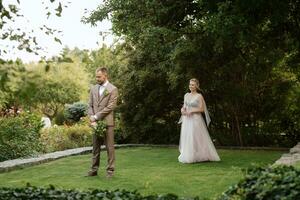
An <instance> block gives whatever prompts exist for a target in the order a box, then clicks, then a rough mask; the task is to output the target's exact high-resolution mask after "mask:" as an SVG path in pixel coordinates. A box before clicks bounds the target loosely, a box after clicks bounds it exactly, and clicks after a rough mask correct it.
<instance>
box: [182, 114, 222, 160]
mask: <svg viewBox="0 0 300 200" xmlns="http://www.w3.org/2000/svg"><path fill="white" fill-rule="evenodd" d="M179 152H180V155H179V157H178V160H179V162H182V163H194V162H203V161H220V158H219V155H218V153H217V151H216V148H215V146H214V144H213V143H212V141H211V138H210V136H209V133H208V130H207V127H206V124H205V121H204V119H203V117H202V115H201V114H193V115H192V116H182V124H181V133H180V142H179Z"/></svg>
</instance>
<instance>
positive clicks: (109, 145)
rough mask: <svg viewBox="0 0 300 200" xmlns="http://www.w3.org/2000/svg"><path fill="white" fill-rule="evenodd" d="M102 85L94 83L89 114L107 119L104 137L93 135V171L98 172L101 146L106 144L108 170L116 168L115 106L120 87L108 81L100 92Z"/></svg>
mask: <svg viewBox="0 0 300 200" xmlns="http://www.w3.org/2000/svg"><path fill="white" fill-rule="evenodd" d="M99 90H100V85H98V84H97V85H94V86H93V87H92V88H91V91H90V98H89V110H88V115H89V116H96V118H97V120H105V121H106V123H107V126H108V127H107V132H106V135H105V137H104V138H100V137H99V136H96V135H93V158H92V169H91V171H92V172H97V171H98V168H99V164H100V147H101V145H102V144H103V143H105V145H106V149H107V155H108V165H107V172H108V173H113V172H114V169H115V149H114V112H113V110H114V108H115V107H116V105H117V98H118V89H117V88H116V87H115V86H114V85H112V84H111V83H108V84H107V85H106V86H105V90H104V92H103V93H102V94H101V96H100V94H99Z"/></svg>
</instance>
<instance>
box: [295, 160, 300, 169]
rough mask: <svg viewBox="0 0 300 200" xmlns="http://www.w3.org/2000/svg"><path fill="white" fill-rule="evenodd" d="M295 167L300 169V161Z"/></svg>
mask: <svg viewBox="0 0 300 200" xmlns="http://www.w3.org/2000/svg"><path fill="white" fill-rule="evenodd" d="M294 167H296V168H298V169H300V161H299V162H296V163H295V164H294Z"/></svg>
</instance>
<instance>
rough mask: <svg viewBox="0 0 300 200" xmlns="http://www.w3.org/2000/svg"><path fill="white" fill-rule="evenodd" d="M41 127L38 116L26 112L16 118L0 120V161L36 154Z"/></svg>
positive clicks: (38, 148) (38, 149)
mask: <svg viewBox="0 0 300 200" xmlns="http://www.w3.org/2000/svg"><path fill="white" fill-rule="evenodd" d="M42 126H43V125H42V123H41V118H40V117H39V116H36V115H34V114H30V113H27V112H26V113H22V114H21V115H20V116H17V117H7V118H0V161H4V160H10V159H16V158H20V157H25V156H32V155H33V154H36V153H38V152H39V151H40V150H41V143H40V142H39V137H40V129H41V128H42Z"/></svg>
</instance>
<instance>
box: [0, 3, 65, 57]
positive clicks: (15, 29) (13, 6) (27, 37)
mask: <svg viewBox="0 0 300 200" xmlns="http://www.w3.org/2000/svg"><path fill="white" fill-rule="evenodd" d="M45 1H48V0H45ZM45 1H44V2H45ZM44 2H43V3H44ZM50 2H51V3H52V4H54V3H57V2H58V3H57V4H58V5H57V8H56V9H54V10H52V9H51V8H50V7H51V6H47V7H45V8H44V12H45V15H44V16H47V18H49V16H50V15H52V14H53V13H55V14H56V16H58V17H60V16H61V13H62V7H68V6H67V5H65V4H64V5H63V6H62V3H61V2H60V1H58V0H50ZM19 4H20V0H17V1H16V2H7V1H3V0H0V29H1V33H0V40H1V41H4V42H6V43H7V42H14V45H11V47H12V48H13V49H14V50H24V51H27V52H29V53H35V54H38V52H39V51H40V50H41V46H39V44H38V42H37V39H36V36H35V35H34V34H33V30H31V31H30V30H27V29H25V28H23V27H20V26H18V25H16V24H17V23H15V24H14V25H15V26H11V24H12V23H14V22H15V21H16V19H18V18H19V19H20V18H23V17H24V15H23V13H22V10H20V8H19ZM40 30H41V31H42V32H43V34H46V35H48V36H49V35H51V36H53V38H54V41H56V42H60V40H59V39H58V38H57V35H58V33H59V32H60V31H58V30H56V29H53V28H50V27H48V26H47V25H43V26H41V27H40ZM7 47H8V45H6V46H5V45H3V46H2V48H1V50H0V56H1V55H3V54H8V53H10V52H9V48H7Z"/></svg>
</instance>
